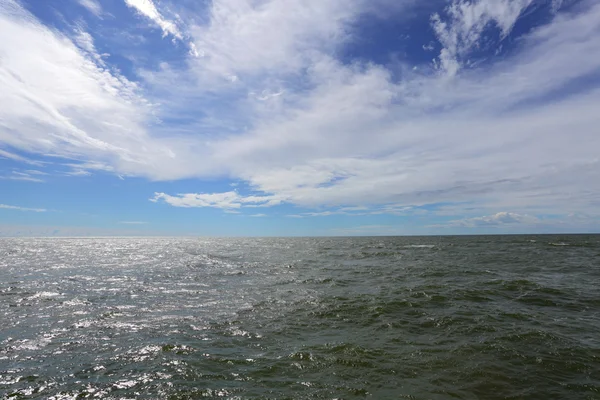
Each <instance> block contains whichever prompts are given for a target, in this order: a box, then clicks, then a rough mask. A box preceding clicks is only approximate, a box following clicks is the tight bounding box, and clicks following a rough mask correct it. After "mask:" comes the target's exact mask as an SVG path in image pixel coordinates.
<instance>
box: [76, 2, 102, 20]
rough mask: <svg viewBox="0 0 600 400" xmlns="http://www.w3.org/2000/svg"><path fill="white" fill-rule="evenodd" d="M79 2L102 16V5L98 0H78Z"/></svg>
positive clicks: (97, 15)
mask: <svg viewBox="0 0 600 400" xmlns="http://www.w3.org/2000/svg"><path fill="white" fill-rule="evenodd" d="M77 1H78V2H79V4H81V5H82V6H83V7H85V8H86V9H87V10H88V11H89V12H91V13H92V14H94V15H95V16H96V17H101V16H102V6H101V5H100V3H99V2H98V1H97V0H77Z"/></svg>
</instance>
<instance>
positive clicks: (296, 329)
mask: <svg viewBox="0 0 600 400" xmlns="http://www.w3.org/2000/svg"><path fill="white" fill-rule="evenodd" d="M0 398H2V399H84V398H88V399H92V398H101V399H199V398H229V399H363V398H372V399H600V236H593V235H568V236H546V235H543V236H471V237H467V236H462V237H389V238H384V237H377V238H374V237H372V238H290V239H288V238H268V239H267V238H265V239H254V238H253V239H180V238H151V239H148V238H145V239H143V238H111V239H107V238H99V239H94V238H86V239H1V240H0Z"/></svg>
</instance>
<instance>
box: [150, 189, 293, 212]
mask: <svg viewBox="0 0 600 400" xmlns="http://www.w3.org/2000/svg"><path fill="white" fill-rule="evenodd" d="M150 200H151V201H153V202H159V201H164V202H165V203H167V204H170V205H172V206H174V207H186V208H192V207H198V208H201V207H214V208H221V209H224V210H228V211H231V210H234V209H237V208H241V207H271V206H275V205H278V204H281V202H282V200H281V199H280V198H278V197H277V196H241V195H240V194H238V193H237V192H234V191H231V192H223V193H210V194H209V193H204V194H197V193H187V194H181V195H178V196H171V195H168V194H165V193H155V194H154V197H153V198H151V199H150Z"/></svg>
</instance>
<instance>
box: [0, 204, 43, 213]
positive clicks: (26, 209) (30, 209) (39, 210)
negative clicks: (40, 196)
mask: <svg viewBox="0 0 600 400" xmlns="http://www.w3.org/2000/svg"><path fill="white" fill-rule="evenodd" d="M0 208H1V209H4V210H16V211H32V212H38V213H40V212H46V211H48V210H46V209H45V208H29V207H20V206H11V205H8V204H0Z"/></svg>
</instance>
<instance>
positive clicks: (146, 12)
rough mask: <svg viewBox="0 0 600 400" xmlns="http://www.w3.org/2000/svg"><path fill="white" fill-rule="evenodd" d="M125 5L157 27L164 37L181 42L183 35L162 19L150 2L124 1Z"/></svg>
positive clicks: (169, 22) (143, 0) (175, 25)
mask: <svg viewBox="0 0 600 400" xmlns="http://www.w3.org/2000/svg"><path fill="white" fill-rule="evenodd" d="M125 4H127V6H128V7H131V8H133V9H134V10H136V11H137V12H138V13H140V14H141V15H143V16H144V17H146V18H148V19H150V20H151V21H152V22H154V23H155V24H156V25H158V26H159V27H160V29H162V31H163V35H164V36H167V35H172V36H174V37H175V38H177V39H179V40H183V35H182V34H181V31H180V30H179V28H178V27H177V24H175V23H174V22H173V21H170V20H168V19H166V18H164V17H163V16H162V14H161V13H160V12H159V11H158V9H157V8H156V5H155V4H154V3H153V2H152V0H125Z"/></svg>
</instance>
